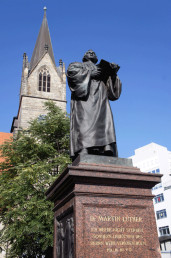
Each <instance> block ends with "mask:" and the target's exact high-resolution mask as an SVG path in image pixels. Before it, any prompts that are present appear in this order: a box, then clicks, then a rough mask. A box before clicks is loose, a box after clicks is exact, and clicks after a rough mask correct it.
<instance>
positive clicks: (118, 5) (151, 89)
mask: <svg viewBox="0 0 171 258" xmlns="http://www.w3.org/2000/svg"><path fill="white" fill-rule="evenodd" d="M44 6H47V19H48V24H49V29H50V34H51V40H52V45H53V50H54V55H55V60H56V64H57V65H58V62H59V59H60V58H62V60H63V61H64V62H65V64H66V67H67V66H68V65H69V63H70V62H73V61H81V59H82V56H83V54H84V52H85V51H86V50H88V49H90V48H91V49H93V50H95V52H96V54H97V56H98V58H99V60H100V59H105V60H108V61H111V62H115V63H118V64H119V65H120V66H121V69H120V71H119V73H118V75H119V77H120V79H121V81H122V83H123V91H122V95H121V97H120V99H119V100H118V101H115V102H111V107H112V111H113V115H114V122H115V128H116V136H117V143H118V149H119V156H120V157H128V156H131V155H133V154H134V149H136V148H139V147H141V146H143V145H146V144H148V143H151V142H155V143H158V144H160V145H163V146H166V147H167V148H168V150H171V137H170V135H171V100H170V99H171V31H170V28H171V1H170V0H163V1H159V0H143V1H137V0H129V1H128V0H119V1H115V0H106V1H100V0H92V1H90V0H86V1H78V0H75V1H74V0H73V1H70V0H68V1H67V0H66V1H56V0H49V1H46V0H36V1H35V0H15V1H14V0H1V15H0V24H1V40H0V66H1V73H0V74H1V81H0V89H1V94H0V109H1V112H0V131H1V132H9V131H10V127H11V123H12V118H13V116H16V115H17V110H18V104H19V90H20V81H21V69H22V55H23V53H24V52H26V53H27V55H28V57H29V60H30V59H31V55H32V52H33V49H34V46H35V43H36V39H37V36H38V32H39V29H40V25H41V22H42V19H43V7H44ZM67 101H68V104H67V111H68V112H69V106H70V92H69V89H68V88H67Z"/></svg>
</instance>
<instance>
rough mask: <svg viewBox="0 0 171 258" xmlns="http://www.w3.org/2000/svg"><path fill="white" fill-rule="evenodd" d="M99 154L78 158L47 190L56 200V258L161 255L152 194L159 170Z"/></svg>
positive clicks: (48, 197) (150, 257) (125, 257)
mask: <svg viewBox="0 0 171 258" xmlns="http://www.w3.org/2000/svg"><path fill="white" fill-rule="evenodd" d="M103 158H104V157H103ZM103 158H101V159H99V160H98V161H97V162H96V163H92V159H91V163H89V162H90V160H88V161H87V160H85V159H84V160H77V162H75V163H74V164H73V165H72V166H68V168H67V169H66V170H65V171H64V172H63V173H62V174H61V175H60V177H59V178H58V179H57V180H56V181H55V182H54V184H53V185H52V186H51V187H50V188H49V190H48V191H47V193H46V195H47V199H49V200H51V201H53V202H54V213H55V221H54V225H55V232H54V258H57V257H58V258H63V257H68V258H71V257H75V258H90V257H91V258H110V257H111V258H113V257H123V258H128V257H131V258H133V257H134V258H135V257H137V258H141V257H142V258H144V257H145V258H152V257H155V258H157V257H161V255H160V249H159V242H158V236H157V229H156V222H155V215H154V209H153V202H152V198H153V196H152V194H151V188H152V187H153V186H154V185H155V184H157V183H159V182H160V177H161V175H155V174H147V173H142V172H140V170H139V169H138V168H135V167H132V166H131V164H130V163H129V161H128V162H126V160H125V159H123V160H122V159H117V161H116V160H115V162H111V159H110V161H109V160H108V161H107V162H106V160H105V159H109V158H107V157H105V158H104V159H103ZM118 160H120V162H118ZM122 161H123V162H122ZM97 163H98V164H97ZM100 163H103V164H100ZM105 163H106V164H105ZM107 163H108V164H107ZM122 164H124V166H123V165H122Z"/></svg>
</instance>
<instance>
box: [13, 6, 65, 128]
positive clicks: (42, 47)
mask: <svg viewBox="0 0 171 258" xmlns="http://www.w3.org/2000/svg"><path fill="white" fill-rule="evenodd" d="M48 100H52V101H53V102H54V103H55V104H56V105H57V106H59V107H60V108H61V109H62V110H63V111H66V75H65V65H64V63H63V62H62V60H59V66H58V67H56V64H55V58H54V54H53V49H52V43H51V38H50V33H49V28H48V23H47V18H46V7H44V17H43V21H42V25H41V27H40V31H39V35H38V38H37V41H36V45H35V48H34V51H33V54H32V58H31V61H30V63H29V61H28V57H27V55H26V53H24V55H23V68H22V78H21V88H20V101H19V109H18V115H17V116H16V117H14V118H13V122H12V126H11V132H13V133H15V132H16V131H17V130H18V129H20V128H22V129H26V128H27V127H28V125H29V121H30V120H32V119H35V118H37V117H39V116H41V115H45V114H46V110H45V107H44V103H45V102H46V101H48Z"/></svg>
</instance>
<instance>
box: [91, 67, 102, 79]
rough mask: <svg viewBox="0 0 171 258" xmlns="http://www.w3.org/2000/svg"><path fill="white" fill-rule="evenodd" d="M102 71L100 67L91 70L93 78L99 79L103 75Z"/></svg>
mask: <svg viewBox="0 0 171 258" xmlns="http://www.w3.org/2000/svg"><path fill="white" fill-rule="evenodd" d="M101 73H102V71H101V69H100V68H97V69H96V70H92V71H91V78H92V79H98V78H99V77H100V75H101Z"/></svg>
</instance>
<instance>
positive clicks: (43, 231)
mask: <svg viewBox="0 0 171 258" xmlns="http://www.w3.org/2000/svg"><path fill="white" fill-rule="evenodd" d="M46 109H47V111H48V113H47V115H46V116H43V117H39V119H36V120H34V121H32V122H31V123H30V126H29V128H28V130H22V131H20V132H18V134H17V136H16V137H15V138H14V139H13V141H9V142H5V143H4V144H3V145H2V146H1V156H3V157H5V161H4V162H2V163H1V164H0V197H1V198H0V222H1V223H2V224H3V230H1V233H0V241H1V245H2V246H3V247H4V246H6V247H7V246H8V247H9V248H8V253H7V257H42V255H45V256H44V257H51V256H50V254H48V251H49V250H50V248H51V247H52V244H53V212H52V209H53V204H52V203H51V202H49V201H47V200H46V197H45V192H46V190H47V189H48V188H49V186H50V185H51V184H52V182H53V181H54V180H55V179H56V178H57V176H58V175H57V174H56V173H55V169H56V168H59V173H60V172H61V171H62V170H63V168H64V167H65V166H66V165H67V164H68V163H70V159H69V155H68V149H69V118H68V116H66V115H65V114H64V113H63V112H62V111H61V110H60V108H58V107H56V106H55V105H54V104H53V103H52V102H47V103H46Z"/></svg>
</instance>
